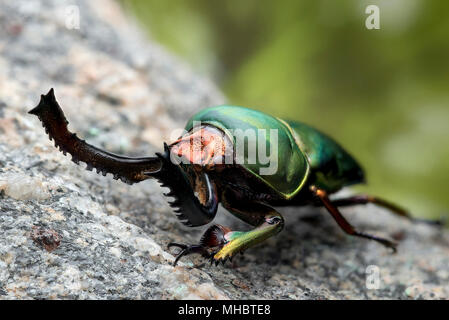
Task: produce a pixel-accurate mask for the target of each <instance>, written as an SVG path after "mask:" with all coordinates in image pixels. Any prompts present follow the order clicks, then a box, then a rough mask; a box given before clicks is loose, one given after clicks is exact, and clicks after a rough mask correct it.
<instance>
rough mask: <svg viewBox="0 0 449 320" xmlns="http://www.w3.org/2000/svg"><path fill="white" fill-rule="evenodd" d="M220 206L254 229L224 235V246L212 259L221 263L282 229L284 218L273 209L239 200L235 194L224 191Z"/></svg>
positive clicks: (257, 203)
mask: <svg viewBox="0 0 449 320" xmlns="http://www.w3.org/2000/svg"><path fill="white" fill-rule="evenodd" d="M222 204H223V207H225V208H226V209H227V210H228V211H229V212H231V213H232V214H233V215H235V216H236V217H237V218H240V219H241V220H243V221H245V222H246V223H248V224H250V225H252V226H255V227H256V228H255V229H253V230H250V231H230V232H228V233H227V234H225V239H226V240H227V242H226V244H225V245H224V246H223V247H222V248H221V250H220V251H218V252H217V253H216V254H215V255H214V257H213V259H214V260H215V261H216V263H218V261H220V260H221V261H223V260H226V259H228V258H232V257H233V256H234V255H235V254H236V253H238V252H241V253H242V252H243V251H244V250H246V249H248V248H250V247H253V246H255V245H256V244H258V243H260V242H263V241H265V240H266V239H268V238H270V237H272V236H274V235H276V234H277V233H279V232H280V231H281V230H282V229H283V227H284V218H283V217H282V215H281V214H280V213H279V212H277V211H276V210H275V209H273V208H271V207H270V206H267V205H265V204H262V203H259V202H253V201H247V200H246V201H245V200H244V199H240V198H239V197H238V196H237V194H236V193H234V192H232V191H230V190H226V191H225V192H224V193H223V195H222Z"/></svg>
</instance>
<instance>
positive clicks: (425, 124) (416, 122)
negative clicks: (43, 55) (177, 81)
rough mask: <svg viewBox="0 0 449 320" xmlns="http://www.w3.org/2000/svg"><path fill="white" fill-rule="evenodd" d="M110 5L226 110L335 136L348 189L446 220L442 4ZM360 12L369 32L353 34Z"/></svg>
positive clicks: (446, 22) (448, 122)
mask: <svg viewBox="0 0 449 320" xmlns="http://www.w3.org/2000/svg"><path fill="white" fill-rule="evenodd" d="M122 3H123V5H124V6H125V7H126V8H127V9H129V10H130V11H132V12H133V13H135V14H136V15H137V17H138V18H139V19H140V21H141V22H142V23H143V24H144V26H147V27H148V28H147V30H148V32H149V35H150V36H151V37H153V38H154V39H156V40H157V41H158V42H160V43H162V44H163V45H165V46H166V47H168V48H169V49H170V50H171V51H173V52H175V53H177V54H178V55H181V56H183V57H184V59H186V60H187V61H189V62H190V63H191V65H192V66H193V68H195V69H196V70H197V71H198V72H201V73H204V74H207V75H209V76H211V77H212V78H213V79H214V80H215V81H216V82H217V83H218V85H219V86H220V87H221V88H222V89H223V91H224V92H225V93H226V94H227V96H228V98H229V101H230V103H232V104H236V105H244V106H248V107H252V108H256V109H260V110H263V111H266V112H269V113H271V114H273V115H276V116H280V117H284V118H291V119H297V120H300V121H303V122H306V123H309V124H312V125H314V126H316V127H317V128H320V129H321V130H323V131H324V132H327V133H328V134H330V135H331V136H333V137H335V139H336V140H337V141H339V142H340V143H341V144H342V145H343V146H345V147H346V148H347V149H348V151H350V152H351V153H352V154H354V155H355V156H356V158H357V159H359V161H360V162H361V163H362V164H363V166H364V167H365V169H366V171H367V176H368V183H369V184H368V185H367V186H362V187H358V188H357V189H358V191H363V192H369V193H373V194H377V195H380V196H384V197H386V198H388V199H391V200H394V201H396V202H398V203H401V204H403V205H404V206H406V207H408V208H411V210H412V211H413V213H414V214H415V215H420V216H427V217H436V216H439V214H441V213H446V214H449V213H448V212H449V196H448V195H447V194H446V186H447V184H448V182H449V148H448V146H449V107H448V106H449V90H448V89H449V82H448V80H449V2H448V1H426V0H385V1H379V0H377V1H376V0H372V1H361V0H350V1H349V0H345V1H331V0H315V1H305V0H304V1H299V0H296V1H293V0H292V1H288V0H284V1H268V0H245V1H241V0H240V1H236V0H227V1H213V0H189V1H185V0H170V1H160V0H122ZM369 4H376V5H378V6H379V8H380V24H381V28H380V30H368V29H366V28H365V19H366V18H367V16H368V15H367V14H365V8H366V6H367V5H369Z"/></svg>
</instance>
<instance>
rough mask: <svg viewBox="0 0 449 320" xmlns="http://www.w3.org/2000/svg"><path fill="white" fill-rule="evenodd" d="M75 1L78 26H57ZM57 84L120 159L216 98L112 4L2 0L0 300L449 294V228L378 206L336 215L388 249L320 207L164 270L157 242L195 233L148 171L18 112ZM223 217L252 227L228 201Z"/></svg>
mask: <svg viewBox="0 0 449 320" xmlns="http://www.w3.org/2000/svg"><path fill="white" fill-rule="evenodd" d="M73 4H76V5H77V8H78V10H79V13H80V29H69V28H67V27H66V20H65V18H66V17H67V16H66V15H67V12H68V11H67V10H66V9H67V6H68V5H73ZM72 9H73V8H72ZM50 87H54V88H55V92H56V95H57V98H58V100H59V101H60V103H61V105H62V106H63V107H64V111H65V113H66V115H67V117H68V119H69V121H70V128H71V129H72V130H73V131H76V132H78V133H79V135H81V136H83V137H84V138H86V139H87V140H88V141H89V142H91V143H93V144H96V145H99V146H101V147H104V148H106V149H108V150H111V151H113V152H119V153H125V154H129V155H149V154H152V153H154V152H155V151H157V150H160V149H161V147H162V142H163V141H169V140H171V138H172V137H171V136H172V132H173V130H174V129H176V128H182V126H183V124H184V123H183V121H184V120H185V119H186V118H187V117H188V116H189V115H191V114H192V113H193V112H195V111H196V110H198V109H200V108H202V107H205V106H207V105H213V104H220V103H223V102H224V98H223V96H222V95H221V94H220V93H219V91H218V90H217V89H216V88H215V87H214V86H213V85H212V84H211V83H210V82H209V81H208V80H206V79H202V78H200V77H197V76H195V75H194V74H193V73H192V72H191V71H190V70H189V68H188V67H187V66H185V65H183V64H182V63H180V62H179V61H177V60H176V59H175V58H173V57H171V56H170V55H169V54H168V53H167V52H165V51H164V50H163V49H162V48H160V47H159V46H158V45H157V44H154V43H151V42H149V41H148V40H145V39H144V37H142V35H141V34H140V32H139V31H138V30H137V29H136V28H135V27H134V26H133V23H132V20H131V19H130V18H128V17H125V16H124V15H123V13H122V11H121V10H120V8H119V7H118V6H117V4H116V3H115V2H111V1H107V0H101V1H87V0H85V1H61V0H52V1H50V0H48V1H39V2H37V1H0V234H2V237H0V298H1V299H17V298H27V299H33V298H36V299H40V298H45V299H48V298H57V299H63V298H76V299H120V298H130V299H184V298H194V299H196V298H200V299H226V298H235V299H242V298H254V299H340V298H343V299H347V298H351V299H391V298H395V299H397V298H398V299H418V298H435V299H436V298H442V299H447V298H449V246H448V245H449V234H448V232H446V231H443V230H439V229H436V228H432V227H430V226H426V225H413V224H411V223H409V222H408V221H404V220H403V219H400V218H397V217H394V216H392V215H391V214H390V213H388V212H386V211H384V210H380V209H377V208H375V207H372V206H367V207H365V208H363V207H356V208H351V209H345V211H344V213H345V215H346V216H347V217H348V219H349V220H350V221H352V222H353V223H354V224H355V225H357V226H359V227H360V228H362V229H364V230H370V231H371V232H375V233H378V234H383V235H386V236H390V237H393V238H396V239H398V240H399V239H400V246H399V252H398V253H397V254H395V255H393V254H390V253H389V251H388V250H385V249H384V248H383V247H381V246H379V245H378V244H376V243H372V242H369V241H365V240H359V239H354V238H351V237H348V236H346V235H345V234H343V233H342V232H341V231H340V230H339V228H338V227H337V226H336V225H335V223H334V221H333V220H332V219H331V218H330V217H329V216H328V215H327V214H326V213H325V212H324V211H322V210H317V209H315V208H302V209H283V210H281V211H282V212H283V213H284V215H285V219H286V227H285V229H284V231H283V232H282V233H280V234H279V235H278V236H277V237H275V238H273V239H270V240H269V241H267V242H266V243H265V245H263V246H260V247H258V248H254V249H252V250H249V251H248V252H247V253H245V255H243V256H239V257H238V258H236V259H234V262H233V264H228V265H225V266H221V265H220V266H219V267H215V266H209V264H206V263H205V262H204V261H203V260H201V258H199V257H189V258H186V259H185V260H184V263H181V264H180V265H179V266H178V267H176V268H174V267H172V266H171V263H172V261H173V256H172V255H171V254H170V253H169V252H168V251H167V250H166V244H167V243H168V242H171V241H177V242H190V243H194V242H197V241H198V239H199V236H200V235H201V232H202V231H203V230H204V228H190V229H189V228H186V227H184V226H182V225H181V224H180V223H179V222H178V221H177V219H176V216H175V215H174V214H173V213H172V210H171V209H170V207H169V206H168V205H167V204H166V200H165V199H164V198H163V196H162V191H163V190H162V189H161V188H160V187H159V186H158V184H157V183H156V182H154V181H145V182H143V183H140V184H137V185H133V186H128V185H126V184H123V183H121V182H117V181H115V180H113V179H112V178H111V177H110V176H107V177H102V176H97V175H96V174H94V173H92V172H89V171H85V170H84V168H83V167H82V166H76V165H75V164H73V163H72V162H71V161H70V159H69V157H64V156H63V155H62V154H61V153H59V152H58V151H57V150H56V149H55V148H54V147H53V145H52V143H51V142H50V141H49V140H48V138H47V136H46V135H45V132H44V130H43V129H42V127H41V125H40V123H39V122H38V120H37V119H35V118H34V117H32V116H30V115H28V114H27V111H28V110H29V109H30V108H32V107H34V106H35V105H36V104H37V102H38V100H39V96H40V94H42V93H46V92H47V91H48V89H49V88H50ZM175 135H176V134H175ZM216 221H218V222H219V223H223V224H228V225H230V226H232V227H235V228H239V229H246V228H248V227H247V226H245V225H244V224H243V223H241V222H239V221H236V220H235V219H234V218H232V217H230V216H229V215H228V214H226V213H225V212H224V211H222V210H221V211H220V212H219V217H218V218H217V220H216ZM376 271H378V272H379V274H378V279H379V286H378V287H376V288H373V289H370V284H371V285H372V284H373V283H372V281H370V280H371V279H373V277H367V276H369V275H371V276H374V279H375V278H376V273H375V272H376ZM373 272H374V273H373ZM367 282H368V286H367ZM374 284H375V283H374Z"/></svg>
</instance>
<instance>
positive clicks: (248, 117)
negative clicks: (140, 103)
mask: <svg viewBox="0 0 449 320" xmlns="http://www.w3.org/2000/svg"><path fill="white" fill-rule="evenodd" d="M194 121H200V122H201V123H202V124H208V125H212V126H215V127H217V128H219V129H221V130H223V131H224V132H225V133H226V134H227V135H228V136H229V137H230V138H231V141H233V142H234V144H235V143H236V139H240V137H238V138H237V137H235V136H234V134H233V132H234V130H235V129H240V130H243V131H246V130H252V131H253V132H254V135H252V136H251V135H249V136H247V137H248V138H247V140H246V141H247V143H245V150H247V148H248V146H257V148H256V150H257V151H258V146H259V143H265V145H266V149H265V150H267V152H266V154H269V152H270V151H271V150H274V149H273V145H274V144H273V143H272V141H270V129H277V134H278V152H277V157H276V158H275V159H272V160H271V161H272V163H276V165H277V170H276V172H275V173H274V174H271V175H261V174H260V169H261V168H267V167H268V165H264V164H261V163H260V161H259V160H260V159H259V158H257V161H255V163H248V162H250V161H249V158H248V154H247V152H245V156H244V163H241V165H242V167H244V168H245V169H246V170H248V171H249V172H250V173H252V174H253V175H254V176H255V177H257V178H258V179H260V180H261V181H263V182H264V183H265V184H266V185H268V186H269V187H271V188H272V190H274V191H275V192H277V193H278V194H279V195H281V196H282V197H284V198H285V199H290V198H292V197H293V196H294V195H295V194H297V193H298V191H299V190H300V189H301V188H302V186H303V185H304V183H305V182H306V180H307V178H308V175H309V171H310V170H309V169H310V166H309V163H308V162H307V159H306V156H305V154H304V153H303V152H302V151H301V150H300V148H299V146H298V144H297V142H296V140H295V138H294V137H293V135H292V132H291V130H290V129H289V128H288V126H287V125H286V124H285V123H284V122H282V121H280V120H279V119H277V118H274V117H272V116H269V115H267V114H265V113H262V112H260V111H256V110H252V109H248V108H244V107H237V106H217V107H211V108H207V109H204V110H202V111H200V112H198V113H197V114H195V115H194V116H193V117H192V118H191V119H190V120H189V122H188V123H187V125H186V127H185V129H186V130H187V131H189V130H191V129H192V128H193V126H194ZM259 129H265V132H266V134H265V135H264V136H261V135H259V134H258V130H259ZM260 139H263V140H264V141H259V140H260ZM261 145H263V144H261ZM256 154H258V153H257V152H256Z"/></svg>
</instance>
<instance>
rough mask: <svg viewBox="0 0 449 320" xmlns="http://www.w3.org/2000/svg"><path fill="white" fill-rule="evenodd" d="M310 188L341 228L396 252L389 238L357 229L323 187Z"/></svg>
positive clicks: (394, 245)
mask: <svg viewBox="0 0 449 320" xmlns="http://www.w3.org/2000/svg"><path fill="white" fill-rule="evenodd" d="M310 190H311V191H312V192H313V193H314V194H315V196H316V197H317V198H318V199H319V200H320V201H321V203H322V204H323V205H324V206H325V207H326V209H327V211H329V213H330V214H331V215H332V217H333V218H334V219H335V221H336V222H337V223H338V225H339V226H340V228H342V229H343V231H345V232H346V233H347V234H349V235H352V236H356V237H361V238H366V239H370V240H374V241H377V242H379V243H381V244H383V245H384V246H386V247H388V248H391V249H392V250H393V251H394V252H396V244H395V243H394V242H392V241H390V240H388V239H385V238H381V237H378V236H374V235H371V234H368V233H363V232H360V231H358V230H357V229H355V228H354V227H353V226H352V225H351V224H350V223H349V222H348V221H347V220H346V219H345V217H343V215H342V214H341V213H340V211H339V210H338V208H337V207H336V206H335V202H332V201H331V200H330V199H329V197H328V196H327V192H326V191H324V190H321V189H318V188H317V187H315V186H311V187H310Z"/></svg>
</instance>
